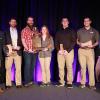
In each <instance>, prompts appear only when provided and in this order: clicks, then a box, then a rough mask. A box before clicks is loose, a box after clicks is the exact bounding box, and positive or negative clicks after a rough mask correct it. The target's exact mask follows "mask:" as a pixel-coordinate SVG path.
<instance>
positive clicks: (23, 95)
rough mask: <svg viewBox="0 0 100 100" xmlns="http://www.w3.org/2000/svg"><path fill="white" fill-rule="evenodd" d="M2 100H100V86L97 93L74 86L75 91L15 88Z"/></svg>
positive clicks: (48, 88) (3, 96) (36, 87)
mask: <svg viewBox="0 0 100 100" xmlns="http://www.w3.org/2000/svg"><path fill="white" fill-rule="evenodd" d="M0 100H100V85H99V84H97V90H95V91H94V90H90V89H89V88H84V89H80V88H79V87H77V86H74V88H73V89H67V88H65V87H56V86H49V87H39V86H35V85H33V86H31V87H28V88H25V87H23V88H22V89H16V87H13V88H11V89H10V90H7V91H5V93H4V94H1V95H0Z"/></svg>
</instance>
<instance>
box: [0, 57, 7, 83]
mask: <svg viewBox="0 0 100 100" xmlns="http://www.w3.org/2000/svg"><path fill="white" fill-rule="evenodd" d="M0 63H1V64H0V83H5V74H6V70H5V67H4V60H1V59H0Z"/></svg>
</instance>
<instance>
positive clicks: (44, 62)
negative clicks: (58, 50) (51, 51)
mask: <svg viewBox="0 0 100 100" xmlns="http://www.w3.org/2000/svg"><path fill="white" fill-rule="evenodd" d="M39 61H40V65H41V70H42V82H43V83H49V82H50V62H51V57H45V58H39Z"/></svg>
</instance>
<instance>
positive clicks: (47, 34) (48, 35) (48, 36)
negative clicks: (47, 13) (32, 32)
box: [41, 25, 51, 38]
mask: <svg viewBox="0 0 100 100" xmlns="http://www.w3.org/2000/svg"><path fill="white" fill-rule="evenodd" d="M43 27H45V28H46V29H47V32H46V36H47V38H50V37H51V35H50V33H49V29H48V27H47V26H46V25H43V26H42V27H41V35H42V28H43Z"/></svg>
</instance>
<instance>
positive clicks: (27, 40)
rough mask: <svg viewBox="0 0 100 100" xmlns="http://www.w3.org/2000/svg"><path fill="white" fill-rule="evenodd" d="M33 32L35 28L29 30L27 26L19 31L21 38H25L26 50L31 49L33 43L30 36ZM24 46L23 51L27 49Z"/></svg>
mask: <svg viewBox="0 0 100 100" xmlns="http://www.w3.org/2000/svg"><path fill="white" fill-rule="evenodd" d="M33 34H35V30H34V28H33V30H31V29H30V28H29V27H28V26H26V27H25V28H24V29H23V30H22V32H21V38H22V39H24V40H25V44H26V45H27V47H28V50H33V45H32V37H33ZM28 50H26V48H24V51H28Z"/></svg>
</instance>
